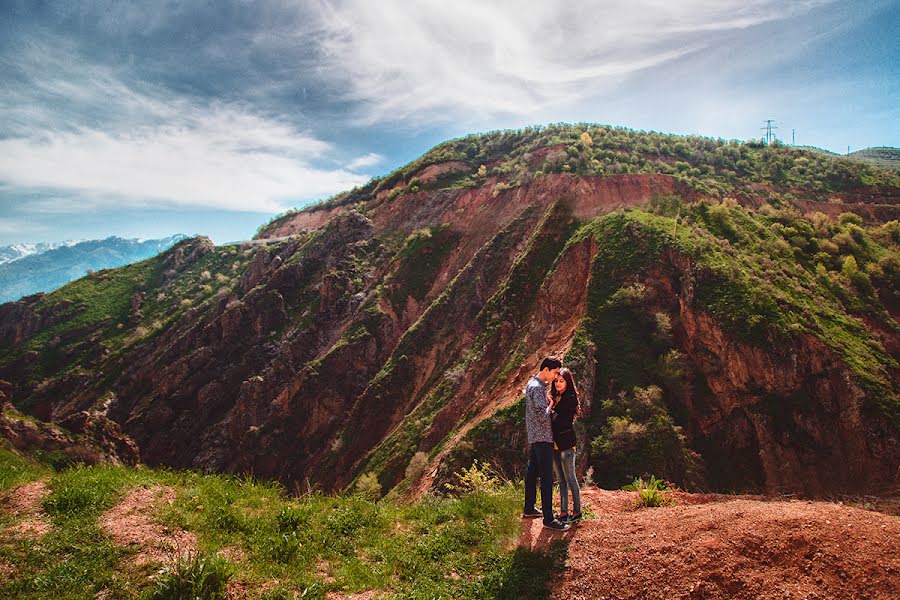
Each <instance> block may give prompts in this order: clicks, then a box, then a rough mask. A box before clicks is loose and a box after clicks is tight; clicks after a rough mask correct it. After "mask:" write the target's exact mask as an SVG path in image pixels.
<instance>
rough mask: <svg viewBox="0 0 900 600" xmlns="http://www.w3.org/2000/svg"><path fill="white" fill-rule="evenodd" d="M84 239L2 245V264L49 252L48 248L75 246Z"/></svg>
mask: <svg viewBox="0 0 900 600" xmlns="http://www.w3.org/2000/svg"><path fill="white" fill-rule="evenodd" d="M82 241H84V240H66V241H65V242H40V243H37V244H12V245H11V246H0V265H3V264H6V263H8V262H12V261H14V260H19V259H20V258H25V257H26V256H33V255H35V254H42V253H44V252H47V251H48V250H55V249H57V248H62V247H63V246H74V245H75V244H78V243H81V242H82Z"/></svg>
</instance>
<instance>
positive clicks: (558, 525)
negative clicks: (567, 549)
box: [544, 519, 569, 531]
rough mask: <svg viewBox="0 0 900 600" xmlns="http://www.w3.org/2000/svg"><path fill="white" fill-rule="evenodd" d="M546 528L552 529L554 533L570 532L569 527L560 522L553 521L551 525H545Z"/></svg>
mask: <svg viewBox="0 0 900 600" xmlns="http://www.w3.org/2000/svg"><path fill="white" fill-rule="evenodd" d="M544 527H546V528H547V529H552V530H554V531H568V530H569V525H567V524H565V523H560V522H559V521H558V520H556V519H553V520H552V521H550V522H549V523H544Z"/></svg>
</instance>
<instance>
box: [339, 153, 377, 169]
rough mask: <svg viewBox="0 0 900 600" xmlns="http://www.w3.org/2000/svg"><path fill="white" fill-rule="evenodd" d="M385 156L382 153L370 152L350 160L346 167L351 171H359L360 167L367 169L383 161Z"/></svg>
mask: <svg viewBox="0 0 900 600" xmlns="http://www.w3.org/2000/svg"><path fill="white" fill-rule="evenodd" d="M383 160H384V157H383V156H382V155H380V154H376V153H375V152H369V153H368V154H365V155H363V156H360V157H358V158H354V159H353V160H351V161H350V162H348V163H347V165H346V167H347V168H348V169H350V170H351V171H358V170H360V169H367V168H369V167H374V166H375V165H377V164H378V163H380V162H382V161H383Z"/></svg>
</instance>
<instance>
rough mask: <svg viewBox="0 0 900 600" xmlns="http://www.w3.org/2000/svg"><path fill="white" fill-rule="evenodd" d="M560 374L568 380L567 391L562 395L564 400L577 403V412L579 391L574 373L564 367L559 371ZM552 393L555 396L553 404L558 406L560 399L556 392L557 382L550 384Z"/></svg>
mask: <svg viewBox="0 0 900 600" xmlns="http://www.w3.org/2000/svg"><path fill="white" fill-rule="evenodd" d="M559 374H560V375H562V376H563V379H565V380H566V391H565V392H563V393H562V396H563V398H565V399H567V400H568V399H569V398H571V399H572V400H574V401H575V406H576V411H577V409H578V408H580V407H579V406H578V389H577V388H576V387H575V378H574V377H573V376H572V371H570V370H569V369H567V368H565V367H563V368H562V369H560V370H559ZM550 391H551V393H552V394H553V402H554V404H556V403H557V402H558V400H557V398H559V392H558V391H556V381H554V382H553V383H551V384H550Z"/></svg>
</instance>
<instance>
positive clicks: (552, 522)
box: [522, 356, 581, 531]
mask: <svg viewBox="0 0 900 600" xmlns="http://www.w3.org/2000/svg"><path fill="white" fill-rule="evenodd" d="M577 412H578V391H577V390H576V389H575V381H574V380H573V379H572V372H571V371H569V370H568V369H565V368H563V366H562V363H561V362H560V360H559V359H558V358H556V357H555V356H548V357H547V358H545V359H544V360H543V361H542V362H541V368H540V370H539V371H538V373H537V375H534V376H533V377H532V378H531V380H530V381H529V382H528V385H527V386H526V387H525V427H526V429H527V431H528V447H529V455H528V470H527V471H526V472H525V510H524V512H523V514H522V516H523V517H526V518H533V517H543V518H544V527H547V528H549V529H555V530H557V531H566V530H568V529H569V527H570V523H575V522H578V521H579V520H580V519H581V489H580V488H579V487H578V478H577V477H576V476H575V429H574V425H573V422H574V421H575V415H576V414H577ZM554 469H555V470H556V472H557V475H558V477H559V507H560V511H559V517H558V518H557V517H556V516H554V514H553V471H554ZM538 479H540V480H541V508H542V510H540V511H539V510H537V509H535V507H534V502H535V500H537V480H538ZM569 492H571V493H572V512H571V513H569V498H568V496H569Z"/></svg>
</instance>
